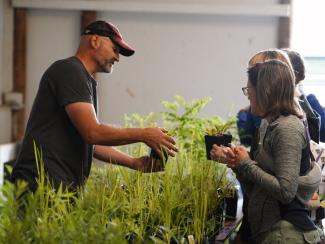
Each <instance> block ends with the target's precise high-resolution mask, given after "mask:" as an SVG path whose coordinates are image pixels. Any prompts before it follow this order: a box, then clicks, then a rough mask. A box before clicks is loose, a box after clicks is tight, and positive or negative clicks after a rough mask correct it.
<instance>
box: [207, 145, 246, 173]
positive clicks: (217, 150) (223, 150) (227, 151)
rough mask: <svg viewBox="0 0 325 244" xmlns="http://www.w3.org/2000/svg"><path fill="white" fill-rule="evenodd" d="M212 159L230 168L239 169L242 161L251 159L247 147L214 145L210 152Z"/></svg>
mask: <svg viewBox="0 0 325 244" xmlns="http://www.w3.org/2000/svg"><path fill="white" fill-rule="evenodd" d="M210 156H211V159H213V160H215V161H218V162H220V163H223V164H226V165H227V166H228V167H229V168H237V167H238V166H239V163H240V161H241V160H243V159H244V158H246V157H249V155H248V153H247V151H246V149H245V147H243V146H237V147H234V146H233V145H231V146H230V147H225V146H222V145H220V146H218V145H216V144H215V145H213V146H212V149H211V151H210Z"/></svg>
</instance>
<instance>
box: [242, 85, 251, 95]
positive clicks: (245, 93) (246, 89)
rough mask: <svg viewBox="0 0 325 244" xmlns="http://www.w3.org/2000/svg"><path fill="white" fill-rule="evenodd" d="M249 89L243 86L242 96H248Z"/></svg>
mask: <svg viewBox="0 0 325 244" xmlns="http://www.w3.org/2000/svg"><path fill="white" fill-rule="evenodd" d="M249 88H250V87H248V86H245V87H243V88H242V89H241V90H242V91H243V93H244V95H245V96H248V89H249Z"/></svg>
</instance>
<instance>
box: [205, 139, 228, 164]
mask: <svg viewBox="0 0 325 244" xmlns="http://www.w3.org/2000/svg"><path fill="white" fill-rule="evenodd" d="M231 140H232V135H230V134H220V135H217V136H209V135H205V136H204V141H205V148H206V154H207V159H208V160H211V157H210V151H211V149H212V146H213V145H214V144H217V145H224V146H229V144H230V143H231Z"/></svg>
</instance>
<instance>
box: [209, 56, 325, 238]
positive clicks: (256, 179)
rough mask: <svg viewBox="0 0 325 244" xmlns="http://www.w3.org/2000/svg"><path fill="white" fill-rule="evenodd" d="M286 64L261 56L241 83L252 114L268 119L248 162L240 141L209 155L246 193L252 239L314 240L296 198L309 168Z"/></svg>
mask: <svg viewBox="0 0 325 244" xmlns="http://www.w3.org/2000/svg"><path fill="white" fill-rule="evenodd" d="M294 80H295V78H294V74H293V71H292V68H291V66H290V65H288V63H285V62H282V61H279V60H274V59H272V60H267V61H265V62H263V63H257V64H255V65H253V66H251V67H250V68H249V69H248V83H247V87H245V88H243V92H244V94H245V95H247V96H248V99H249V102H250V106H251V110H252V113H253V114H254V115H256V116H260V117H261V118H263V119H265V120H266V121H267V122H268V126H267V129H266V131H265V135H263V140H262V145H261V146H260V147H259V149H258V150H257V154H256V157H255V161H253V160H252V159H251V158H250V157H249V155H248V153H247V151H246V149H245V148H244V147H242V146H237V147H232V148H225V147H222V146H217V145H214V146H213V149H212V150H211V152H210V153H211V157H212V159H215V160H219V161H222V162H224V163H226V164H227V165H228V166H229V167H231V168H233V169H234V170H235V172H236V174H237V177H238V179H239V180H240V181H241V183H242V184H243V185H244V190H245V191H246V193H247V194H248V196H249V203H248V221H249V223H250V226H251V229H252V234H253V238H254V240H255V241H256V242H257V243H297V244H298V243H306V239H308V240H309V242H308V243H317V242H318V241H320V238H319V233H318V231H317V229H316V227H315V225H314V224H313V223H312V221H311V220H310V218H309V216H308V212H307V211H306V210H305V208H304V203H302V202H300V201H298V200H297V198H296V194H297V190H298V177H299V175H303V174H304V173H306V172H307V171H308V170H309V167H310V159H309V158H308V157H305V155H309V154H308V152H307V154H306V153H304V152H306V150H307V149H308V145H309V144H308V141H307V139H306V134H305V127H304V124H303V122H302V114H301V113H300V110H299V109H298V107H297V103H296V102H295V99H294V97H295V82H294Z"/></svg>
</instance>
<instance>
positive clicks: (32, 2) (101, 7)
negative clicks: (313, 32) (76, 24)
mask: <svg viewBox="0 0 325 244" xmlns="http://www.w3.org/2000/svg"><path fill="white" fill-rule="evenodd" d="M12 6H13V7H15V8H35V9H58V10H88V11H118V12H138V13H175V14H207V15H239V16H277V17H286V16H289V14H290V6H289V5H288V4H277V3H274V4H258V3H255V4H240V3H238V4H237V3H235V4H234V3H233V4H220V3H219V4H218V3H190V2H187V3H175V2H173V3H172V2H168V3H166V2H163V1H161V2H148V1H147V2H145V1H129V2H127V1H116V0H115V1H105V0H93V1H89V0H56V1H53V0H52V1H51V0H12Z"/></svg>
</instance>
